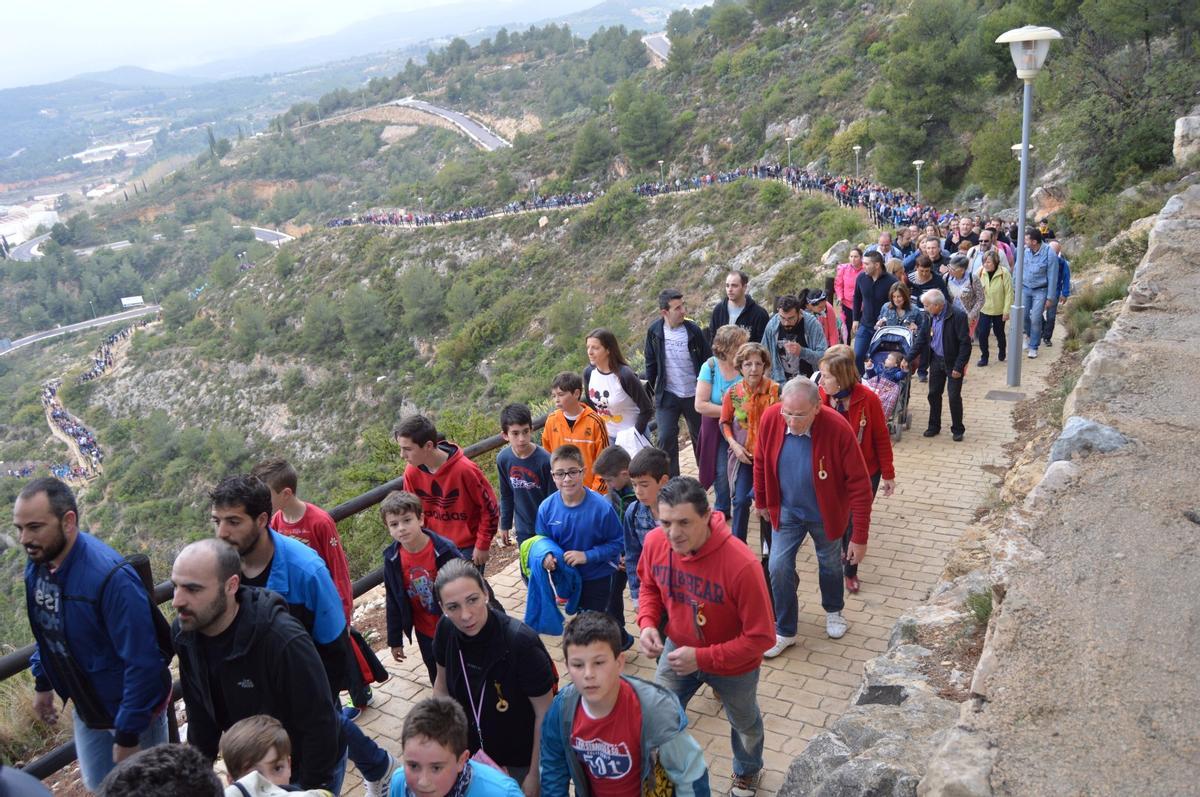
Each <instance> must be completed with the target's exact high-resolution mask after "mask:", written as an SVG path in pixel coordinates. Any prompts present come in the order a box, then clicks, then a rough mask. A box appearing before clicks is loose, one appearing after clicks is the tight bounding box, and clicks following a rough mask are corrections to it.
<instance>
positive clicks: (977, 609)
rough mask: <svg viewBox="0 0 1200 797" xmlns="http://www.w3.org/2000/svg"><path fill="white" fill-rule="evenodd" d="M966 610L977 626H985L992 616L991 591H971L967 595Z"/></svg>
mask: <svg viewBox="0 0 1200 797" xmlns="http://www.w3.org/2000/svg"><path fill="white" fill-rule="evenodd" d="M967 611H969V612H970V613H971V617H973V618H974V619H975V623H976V624H977V625H979V626H981V627H982V626H986V625H987V624H988V620H990V619H991V618H992V591H991V590H990V589H987V590H983V591H982V592H972V593H970V594H969V595H967Z"/></svg>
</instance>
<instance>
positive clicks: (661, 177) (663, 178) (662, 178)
mask: <svg viewBox="0 0 1200 797" xmlns="http://www.w3.org/2000/svg"><path fill="white" fill-rule="evenodd" d="M658 184H659V185H666V184H667V173H666V172H664V171H663V162H662V160H661V159H660V160H659V162H658Z"/></svg>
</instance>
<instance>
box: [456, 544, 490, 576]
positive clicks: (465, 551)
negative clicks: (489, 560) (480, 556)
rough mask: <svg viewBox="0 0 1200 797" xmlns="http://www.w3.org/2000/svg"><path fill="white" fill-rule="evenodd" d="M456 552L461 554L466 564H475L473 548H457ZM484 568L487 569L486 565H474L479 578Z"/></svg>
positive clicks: (470, 546)
mask: <svg viewBox="0 0 1200 797" xmlns="http://www.w3.org/2000/svg"><path fill="white" fill-rule="evenodd" d="M458 552H459V553H460V554H462V555H463V558H464V559H466V560H467V561H468V562H471V563H472V564H474V563H475V546H473V545H468V546H467V547H466V548H459V549H458ZM484 567H487V564H484V565H475V569H476V570H478V571H479V575H481V576H482V575H483V568H484Z"/></svg>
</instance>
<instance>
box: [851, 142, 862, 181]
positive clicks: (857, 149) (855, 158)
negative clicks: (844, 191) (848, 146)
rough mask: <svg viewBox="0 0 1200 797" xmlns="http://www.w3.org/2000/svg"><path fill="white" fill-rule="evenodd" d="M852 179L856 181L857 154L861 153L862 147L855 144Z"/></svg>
mask: <svg viewBox="0 0 1200 797" xmlns="http://www.w3.org/2000/svg"><path fill="white" fill-rule="evenodd" d="M853 149H854V179H855V180H857V179H858V153H860V152H862V146H861V145H859V144H855V145H854V147H853Z"/></svg>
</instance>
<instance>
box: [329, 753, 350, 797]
mask: <svg viewBox="0 0 1200 797" xmlns="http://www.w3.org/2000/svg"><path fill="white" fill-rule="evenodd" d="M348 757H349V755H348V754H347V753H342V757H341V758H340V759H338V764H337V766H336V767H334V768H333V782H332V783H330V784H329V790H330V791H331V792H333V794H334V797H337V796H338V795H339V794H341V793H342V783H343V782H345V780H346V759H347V758H348Z"/></svg>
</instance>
